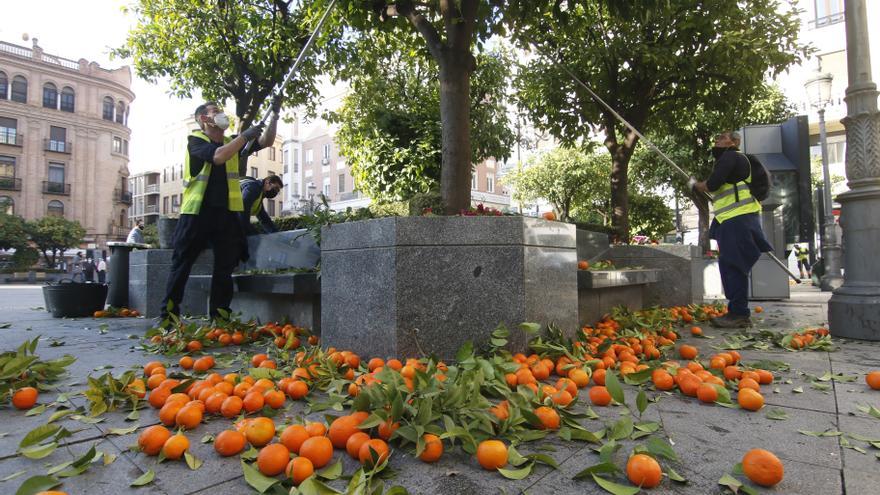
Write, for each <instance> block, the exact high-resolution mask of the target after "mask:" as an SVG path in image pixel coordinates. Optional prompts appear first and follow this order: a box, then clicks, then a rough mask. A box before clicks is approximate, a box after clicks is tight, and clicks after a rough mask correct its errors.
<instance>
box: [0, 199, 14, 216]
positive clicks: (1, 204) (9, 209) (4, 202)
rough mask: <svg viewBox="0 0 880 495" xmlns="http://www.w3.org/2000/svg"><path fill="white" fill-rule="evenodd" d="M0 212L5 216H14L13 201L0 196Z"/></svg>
mask: <svg viewBox="0 0 880 495" xmlns="http://www.w3.org/2000/svg"><path fill="white" fill-rule="evenodd" d="M0 211H2V212H3V213H6V214H7V215H14V214H15V201H13V200H12V198H10V197H9V196H0Z"/></svg>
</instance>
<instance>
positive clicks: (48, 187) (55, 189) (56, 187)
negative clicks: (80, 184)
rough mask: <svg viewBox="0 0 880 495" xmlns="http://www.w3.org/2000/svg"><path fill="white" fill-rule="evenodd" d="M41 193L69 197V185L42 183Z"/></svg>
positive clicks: (45, 181)
mask: <svg viewBox="0 0 880 495" xmlns="http://www.w3.org/2000/svg"><path fill="white" fill-rule="evenodd" d="M43 193H45V194H58V195H60V196H70V184H66V183H64V182H49V181H47V180H44V181H43Z"/></svg>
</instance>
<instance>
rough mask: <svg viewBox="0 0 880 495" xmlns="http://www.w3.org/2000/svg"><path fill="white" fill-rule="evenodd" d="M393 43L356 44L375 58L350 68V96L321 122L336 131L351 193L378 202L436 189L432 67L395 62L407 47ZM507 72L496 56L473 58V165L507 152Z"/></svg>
mask: <svg viewBox="0 0 880 495" xmlns="http://www.w3.org/2000/svg"><path fill="white" fill-rule="evenodd" d="M401 38H402V37H401V36H392V35H387V34H377V35H376V36H374V37H372V38H370V39H369V41H365V42H363V44H362V45H361V46H363V47H364V51H365V52H367V53H368V54H369V56H370V57H375V59H374V60H373V61H372V63H366V64H359V65H357V67H358V68H360V70H356V69H350V70H351V77H352V79H351V80H350V84H351V87H352V91H351V92H350V93H349V94H348V95H347V96H346V97H345V99H344V100H343V105H342V107H341V108H340V109H339V110H338V111H336V112H334V113H332V114H330V115H329V116H328V117H329V118H330V120H331V121H334V122H337V123H339V124H340V126H339V130H338V132H337V134H336V141H337V143H338V144H339V147H340V153H341V154H343V155H345V156H346V158H347V159H348V163H349V164H350V165H351V167H352V175H353V176H354V179H355V184H356V187H357V189H358V190H360V191H363V192H364V193H366V194H367V195H368V196H370V197H371V198H373V199H374V200H376V201H378V202H388V201H400V200H406V199H409V198H410V197H412V196H413V195H416V194H420V193H428V192H429V191H431V190H439V187H440V164H441V161H442V157H441V148H442V137H441V128H442V125H441V115H440V83H439V81H438V79H437V75H436V74H437V71H438V68H437V64H436V63H435V62H434V61H432V60H429V59H426V58H424V57H422V56H403V57H402V56H400V53H399V52H401V51H404V50H405V48H406V44H405V43H406V41H407V40H405V39H401ZM411 42H412V41H410V43H411ZM368 45H369V46H368ZM510 66H511V61H510V58H509V55H508V54H507V53H506V52H503V51H496V52H492V53H488V54H484V55H478V56H477V69H476V71H475V72H474V73H473V74H472V76H471V90H470V101H471V105H470V124H471V136H470V144H471V160H472V161H473V162H474V163H479V162H480V161H482V160H484V159H486V158H490V157H495V158H505V157H507V156H508V155H509V150H510V148H511V146H512V145H513V142H514V135H513V132H512V131H511V130H510V125H509V120H508V118H507V114H506V106H507V98H506V95H505V86H506V84H505V81H506V79H507V78H508V77H509V67H510ZM377 95H381V97H377Z"/></svg>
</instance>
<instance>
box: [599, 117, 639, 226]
mask: <svg viewBox="0 0 880 495" xmlns="http://www.w3.org/2000/svg"><path fill="white" fill-rule="evenodd" d="M607 132H608V131H607V130H606V133H607ZM611 133H612V134H610V136H614V134H613V133H614V129H613V127H612V129H611ZM606 136H607V134H606ZM638 141H639V138H638V136H636V135H635V133H633V132H632V131H630V130H628V129H627V131H626V133H625V134H624V139H623V142H617V139H616V137H606V139H605V147H606V148H608V151H609V153H610V154H611V225H612V226H613V227H614V229H615V231H616V233H615V234H614V241H615V242H623V243H627V242H629V238H630V233H629V160H630V158H632V155H633V151H634V150H635V147H636V143H638Z"/></svg>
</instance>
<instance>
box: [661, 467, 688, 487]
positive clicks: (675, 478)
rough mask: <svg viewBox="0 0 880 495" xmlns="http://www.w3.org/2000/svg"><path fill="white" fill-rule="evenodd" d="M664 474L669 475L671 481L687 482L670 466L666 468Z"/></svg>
mask: <svg viewBox="0 0 880 495" xmlns="http://www.w3.org/2000/svg"><path fill="white" fill-rule="evenodd" d="M666 475H667V476H669V479H671V480H672V481H677V482H679V483H687V482H688V480H687V478H685V477H684V476H682V475H680V474H678V473H677V472H675V469H672V468H667V469H666Z"/></svg>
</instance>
